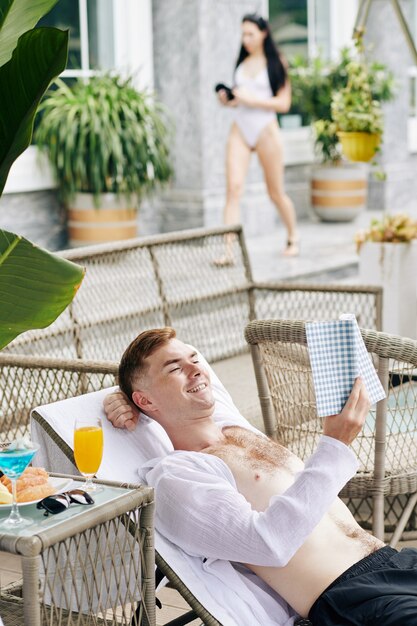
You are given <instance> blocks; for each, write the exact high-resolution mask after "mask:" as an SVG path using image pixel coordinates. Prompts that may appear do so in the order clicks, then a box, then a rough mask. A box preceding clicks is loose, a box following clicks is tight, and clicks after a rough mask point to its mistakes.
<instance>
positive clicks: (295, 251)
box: [282, 239, 300, 257]
mask: <svg viewBox="0 0 417 626" xmlns="http://www.w3.org/2000/svg"><path fill="white" fill-rule="evenodd" d="M282 254H283V255H284V256H287V257H293V256H298V255H299V254H300V242H299V240H298V239H287V247H286V248H285V250H284V251H283V253H282Z"/></svg>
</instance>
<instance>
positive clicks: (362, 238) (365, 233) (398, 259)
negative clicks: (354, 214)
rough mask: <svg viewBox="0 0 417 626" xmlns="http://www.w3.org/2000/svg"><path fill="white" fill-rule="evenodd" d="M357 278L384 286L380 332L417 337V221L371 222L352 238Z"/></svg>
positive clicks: (397, 218) (392, 217) (403, 217)
mask: <svg viewBox="0 0 417 626" xmlns="http://www.w3.org/2000/svg"><path fill="white" fill-rule="evenodd" d="M355 241H356V245H357V250H358V253H359V277H360V280H361V282H362V283H364V284H368V285H369V284H374V285H380V286H382V287H383V300H384V301H383V307H382V311H383V313H382V315H383V319H382V329H383V330H384V331H385V332H389V333H393V334H395V335H402V336H406V337H411V338H413V339H416V338H417V279H416V267H417V221H416V220H414V219H412V218H411V217H409V216H408V215H406V214H404V213H398V214H396V215H384V216H383V217H382V219H380V220H378V219H373V220H372V221H371V224H370V226H369V228H368V229H367V230H362V231H359V232H358V233H357V234H356V236H355Z"/></svg>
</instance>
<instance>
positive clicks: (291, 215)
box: [256, 122, 298, 256]
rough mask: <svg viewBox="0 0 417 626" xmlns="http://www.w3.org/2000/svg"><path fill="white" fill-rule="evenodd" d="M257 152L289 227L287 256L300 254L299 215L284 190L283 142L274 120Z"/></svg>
mask: <svg viewBox="0 0 417 626" xmlns="http://www.w3.org/2000/svg"><path fill="white" fill-rule="evenodd" d="M256 152H257V153H258V158H259V161H260V164H261V165H262V168H263V171H264V175H265V182H266V186H267V189H268V194H269V197H270V198H271V200H272V202H273V203H274V204H275V206H276V207H277V209H278V211H279V214H280V216H281V219H282V221H283V222H284V226H285V228H286V229H287V247H286V249H285V250H284V254H285V255H286V256H296V255H297V254H298V235H297V217H296V214H295V210H294V205H293V203H292V202H291V200H290V198H289V197H288V196H287V194H286V193H285V190H284V161H283V154H282V143H281V137H280V132H279V128H278V126H277V124H276V123H275V122H272V123H271V124H268V126H267V127H266V128H264V130H263V131H262V133H261V135H260V137H259V139H258V142H257V144H256Z"/></svg>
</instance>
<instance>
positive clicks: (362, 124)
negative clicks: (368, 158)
mask: <svg viewBox="0 0 417 626" xmlns="http://www.w3.org/2000/svg"><path fill="white" fill-rule="evenodd" d="M346 70H347V75H348V82H347V85H346V87H344V88H343V89H341V90H340V91H339V92H336V91H335V92H333V94H332V102H331V113H332V119H333V121H334V123H335V124H336V126H337V130H341V131H345V132H365V133H377V134H382V131H383V121H382V110H381V104H380V102H379V101H378V100H375V99H374V97H373V94H372V89H371V82H370V80H369V70H368V67H367V65H366V64H365V63H364V62H363V61H351V62H350V63H349V64H348V65H347V67H346Z"/></svg>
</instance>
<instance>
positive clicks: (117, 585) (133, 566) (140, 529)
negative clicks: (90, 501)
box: [0, 475, 155, 626]
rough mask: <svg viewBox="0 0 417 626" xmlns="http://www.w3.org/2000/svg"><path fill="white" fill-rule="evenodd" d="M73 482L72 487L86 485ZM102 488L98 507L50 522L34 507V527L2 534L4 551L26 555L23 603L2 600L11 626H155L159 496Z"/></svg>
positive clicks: (75, 508) (76, 508)
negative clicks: (155, 526)
mask: <svg viewBox="0 0 417 626" xmlns="http://www.w3.org/2000/svg"><path fill="white" fill-rule="evenodd" d="M55 476H59V475H55ZM64 478H69V477H64ZM70 478H71V479H73V481H74V482H73V483H72V485H71V486H69V487H68V488H74V487H77V486H79V485H80V482H79V481H80V480H81V479H80V477H75V476H74V477H70ZM97 482H99V483H100V485H102V486H103V489H102V490H101V491H100V493H98V494H95V495H94V499H95V504H94V505H91V506H82V505H72V506H71V507H70V508H69V509H68V510H67V511H65V512H64V513H60V514H58V515H53V516H51V515H50V516H48V517H44V515H43V511H40V510H37V509H36V505H34V504H33V505H28V506H26V507H24V515H25V517H30V518H32V519H33V521H34V523H33V525H31V526H28V527H26V528H24V529H22V530H21V531H19V532H16V533H15V534H6V533H4V534H3V531H0V550H4V551H6V552H10V553H13V554H19V555H20V556H21V562H22V572H23V586H22V588H21V591H22V592H21V597H20V598H19V597H18V596H17V594H16V593H13V594H10V593H2V595H1V597H0V616H1V617H2V619H3V621H4V626H15V624H16V625H19V626H23V624H24V626H46V625H48V626H64V625H65V626H75V625H77V626H93V625H94V626H101V625H103V626H110V624H112V625H116V624H118V625H119V624H120V625H121V626H131V625H132V626H139V625H141V626H142V625H143V626H155V553H154V530H153V513H154V497H153V490H152V489H150V488H148V487H144V486H138V485H120V484H118V483H111V482H103V481H97ZM6 516H7V512H3V511H2V512H0V521H1V518H2V517H6Z"/></svg>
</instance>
